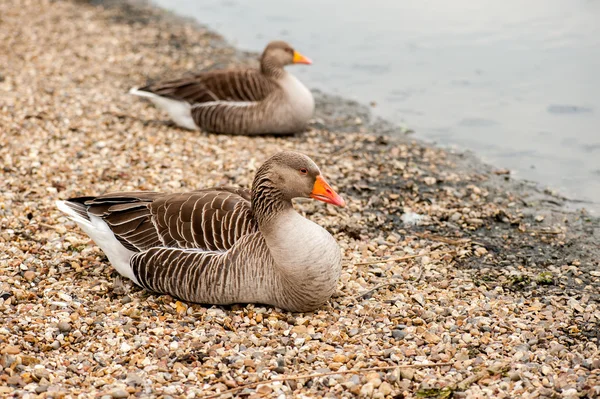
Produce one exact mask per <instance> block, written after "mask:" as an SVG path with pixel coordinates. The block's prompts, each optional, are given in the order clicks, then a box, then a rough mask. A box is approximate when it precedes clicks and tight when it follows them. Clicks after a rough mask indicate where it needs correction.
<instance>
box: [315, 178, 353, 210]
mask: <svg viewBox="0 0 600 399" xmlns="http://www.w3.org/2000/svg"><path fill="white" fill-rule="evenodd" d="M310 198H313V199H316V200H317V201H323V202H326V203H328V204H333V205H335V206H341V207H342V208H343V207H344V206H346V201H344V199H343V198H342V197H340V196H339V195H338V193H336V192H335V191H333V189H332V188H331V187H330V186H329V184H327V182H326V181H325V179H323V177H321V175H319V176H317V180H316V181H315V185H314V186H313V190H312V193H310Z"/></svg>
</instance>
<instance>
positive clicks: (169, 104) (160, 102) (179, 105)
mask: <svg viewBox="0 0 600 399" xmlns="http://www.w3.org/2000/svg"><path fill="white" fill-rule="evenodd" d="M129 94H133V95H134V96H139V97H145V98H147V99H149V100H150V101H152V102H153V103H154V105H156V106H157V107H158V108H160V109H162V110H164V111H166V112H167V113H168V114H169V116H170V117H171V120H173V122H175V123H176V124H177V125H178V126H181V127H182V128H184V129H189V130H197V129H198V126H196V123H194V118H192V112H191V109H192V107H191V105H190V104H189V103H188V102H187V101H178V100H173V99H171V98H166V97H162V96H159V95H158V94H154V93H150V92H148V91H143V90H139V89H138V88H137V87H134V88H132V89H131V90H129Z"/></svg>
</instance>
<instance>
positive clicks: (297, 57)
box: [292, 51, 312, 65]
mask: <svg viewBox="0 0 600 399" xmlns="http://www.w3.org/2000/svg"><path fill="white" fill-rule="evenodd" d="M292 62H293V63H294V64H307V65H310V64H312V61H311V59H310V58H308V57H305V56H303V55H302V54H300V53H299V52H297V51H294V58H293V60H292Z"/></svg>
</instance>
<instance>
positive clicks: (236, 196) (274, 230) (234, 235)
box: [57, 152, 345, 312]
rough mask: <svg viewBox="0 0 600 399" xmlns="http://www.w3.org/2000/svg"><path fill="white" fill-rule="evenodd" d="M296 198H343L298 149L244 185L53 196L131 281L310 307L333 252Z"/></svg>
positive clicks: (229, 300) (328, 280) (194, 298)
mask: <svg viewBox="0 0 600 399" xmlns="http://www.w3.org/2000/svg"><path fill="white" fill-rule="evenodd" d="M294 198H313V199H316V200H319V201H323V202H326V203H329V204H333V205H336V206H341V207H343V206H344V205H345V203H344V200H343V199H342V198H341V197H340V196H339V195H338V194H337V193H336V192H335V191H334V190H333V189H332V188H331V187H330V186H329V184H328V183H327V182H326V180H325V179H324V178H323V176H322V175H321V171H320V170H319V168H318V166H317V165H316V164H315V163H314V162H313V161H312V160H311V159H310V158H309V157H307V156H306V155H303V154H300V153H295V152H281V153H278V154H276V155H274V156H273V157H271V158H270V159H268V160H267V161H266V162H265V163H264V164H263V165H262V166H261V167H260V168H259V169H258V171H257V172H256V175H255V178H254V182H253V185H252V190H251V191H250V190H247V189H243V188H231V187H220V188H208V189H203V190H197V191H191V192H186V193H176V194H162V193H158V192H128V193H127V192H123V193H112V194H105V195H101V196H98V197H79V198H72V199H68V200H66V201H57V207H58V208H59V209H60V210H61V211H63V212H64V213H66V214H67V215H68V217H69V218H70V219H71V220H73V221H75V222H76V223H77V224H78V225H79V227H80V228H81V229H82V230H83V231H84V232H85V233H87V234H88V235H89V236H90V238H91V239H92V240H94V242H95V243H96V244H97V245H98V246H99V247H100V248H101V249H102V250H103V251H104V253H105V254H106V255H107V257H108V259H109V260H110V262H111V264H112V265H113V267H114V268H115V269H116V270H117V271H118V272H119V273H120V274H121V275H123V276H125V277H127V278H129V279H131V280H132V281H133V282H134V283H135V284H137V285H139V286H141V287H143V288H146V289H148V290H150V291H153V292H157V293H164V294H170V295H172V296H174V297H177V298H180V299H182V300H185V301H189V302H195V303H204V304H216V305H225V304H233V303H262V304H267V305H273V306H277V307H280V308H283V309H286V310H289V311H297V312H304V311H311V310H314V309H316V308H318V307H319V306H321V305H323V304H324V303H325V302H326V301H327V300H328V299H329V298H330V297H331V295H332V294H333V293H334V291H335V289H336V284H337V281H338V278H339V276H340V272H341V251H340V247H339V246H338V244H337V242H336V241H335V239H334V238H333V237H332V236H331V235H330V234H329V233H328V232H327V230H325V229H324V228H322V227H321V226H319V225H318V224H316V223H314V222H312V221H310V220H308V219H306V218H304V217H303V216H301V215H300V214H298V213H297V212H296V211H295V210H294V207H293V205H292V199H294Z"/></svg>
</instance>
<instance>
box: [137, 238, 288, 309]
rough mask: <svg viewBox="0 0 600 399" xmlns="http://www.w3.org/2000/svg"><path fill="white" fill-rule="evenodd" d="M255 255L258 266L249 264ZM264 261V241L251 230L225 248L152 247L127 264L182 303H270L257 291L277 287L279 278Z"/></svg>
mask: <svg viewBox="0 0 600 399" xmlns="http://www.w3.org/2000/svg"><path fill="white" fill-rule="evenodd" d="M257 258H258V259H262V260H263V261H264V262H266V263H265V264H264V265H263V267H260V268H257V267H254V265H253V264H252V262H248V259H257ZM269 259H270V257H269V249H268V248H267V246H266V244H265V242H264V239H263V238H262V236H261V235H260V233H253V234H249V235H246V236H244V237H243V238H241V239H240V241H239V242H238V243H236V244H235V245H234V246H233V247H232V248H231V249H230V250H229V251H227V252H207V251H200V250H189V249H176V248H152V249H150V250H148V251H145V252H142V253H139V254H136V255H134V256H133V257H132V259H131V265H132V268H133V272H134V274H135V276H136V277H137V279H138V281H139V282H140V284H141V285H142V286H143V287H144V288H146V289H148V290H151V291H154V292H159V293H167V294H170V295H174V296H176V297H178V298H181V299H184V300H186V301H190V302H195V303H212V304H231V303H236V302H247V303H253V302H260V303H267V304H273V300H272V297H271V294H270V293H269V292H265V290H264V289H261V287H262V286H264V285H265V284H267V285H269V286H270V287H273V288H274V289H275V290H276V289H277V288H278V287H280V286H281V283H280V282H278V281H277V280H278V276H277V275H275V274H273V273H271V272H270V267H269V264H268V262H269ZM271 262H272V261H271ZM271 267H272V265H271Z"/></svg>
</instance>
